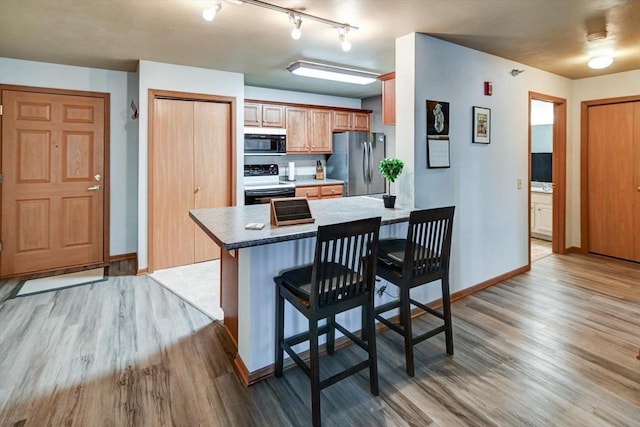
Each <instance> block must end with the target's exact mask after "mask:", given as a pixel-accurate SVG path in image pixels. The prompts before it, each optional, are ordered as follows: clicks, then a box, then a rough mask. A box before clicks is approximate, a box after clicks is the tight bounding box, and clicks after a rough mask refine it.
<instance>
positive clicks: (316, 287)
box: [274, 217, 380, 426]
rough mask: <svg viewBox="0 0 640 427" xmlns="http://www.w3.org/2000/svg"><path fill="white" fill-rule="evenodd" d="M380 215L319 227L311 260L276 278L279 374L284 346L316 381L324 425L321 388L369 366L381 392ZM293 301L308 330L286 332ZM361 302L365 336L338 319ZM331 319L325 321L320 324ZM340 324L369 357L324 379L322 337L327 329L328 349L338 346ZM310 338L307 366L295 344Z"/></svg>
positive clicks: (316, 406)
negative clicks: (376, 309)
mask: <svg viewBox="0 0 640 427" xmlns="http://www.w3.org/2000/svg"><path fill="white" fill-rule="evenodd" d="M379 231H380V217H377V218H371V219H365V220H359V221H352V222H346V223H341V224H336V225H327V226H321V227H318V237H317V241H316V249H315V257H314V262H313V264H312V265H307V266H304V267H300V268H295V269H293V270H289V271H285V272H283V273H281V274H280V276H278V277H275V278H274V280H275V282H276V364H275V376H276V377H281V376H282V368H283V356H284V353H283V351H286V352H287V353H288V354H289V356H291V358H292V359H293V360H294V361H295V362H296V363H297V364H298V366H300V368H301V369H302V370H303V371H304V372H305V373H306V374H307V375H308V376H309V378H310V380H311V412H312V418H313V425H314V426H319V425H320V390H322V389H323V388H325V387H328V386H330V385H332V384H334V383H336V382H338V381H340V380H342V379H344V378H346V377H347V376H349V375H351V374H354V373H356V372H358V371H360V370H361V369H364V368H367V367H368V368H369V382H370V385H371V393H372V394H373V395H374V396H377V395H378V365H377V354H376V337H375V328H374V322H375V320H374V315H373V295H374V284H375V270H376V256H377V250H378V235H379ZM285 299H286V300H287V301H289V303H290V304H291V305H293V307H295V308H296V309H297V310H298V311H300V312H301V313H302V314H303V315H304V316H305V317H306V318H307V319H308V320H309V331H308V332H303V333H300V334H297V335H294V336H291V337H288V338H285V337H284V301H285ZM355 307H362V310H363V313H364V315H363V316H362V319H363V323H367V324H366V325H365V324H363V325H362V329H363V330H366V331H372V333H369V332H368V333H367V336H366V340H363V339H360V338H359V337H357V336H356V335H354V334H353V333H351V332H350V331H348V330H346V329H345V328H344V327H343V326H341V325H340V324H338V323H336V321H335V316H336V314H338V313H341V312H343V311H347V310H350V309H352V308H355ZM322 319H326V324H325V325H323V326H319V325H318V323H319V322H320V321H321V320H322ZM335 329H338V330H339V331H340V332H342V333H343V334H344V335H345V336H347V337H349V338H350V339H351V340H352V341H353V342H354V343H355V344H357V345H358V346H359V347H361V348H362V349H364V350H365V351H366V352H367V353H368V358H367V360H364V361H362V362H360V363H358V364H356V365H354V366H351V367H349V368H347V369H345V370H344V371H342V372H339V373H337V374H335V375H333V376H331V377H329V378H326V379H324V380H320V366H319V348H318V347H319V346H318V337H319V336H320V335H323V334H327V353H328V354H333V353H334V349H335ZM307 340H308V341H309V353H310V363H309V365H307V364H306V363H305V362H304V361H303V360H302V358H301V357H300V356H299V355H298V354H297V353H296V352H295V351H293V349H292V347H293V346H294V345H296V344H300V343H301V342H304V341H307Z"/></svg>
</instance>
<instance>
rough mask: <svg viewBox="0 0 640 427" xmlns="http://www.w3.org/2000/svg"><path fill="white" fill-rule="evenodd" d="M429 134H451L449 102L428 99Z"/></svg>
mask: <svg viewBox="0 0 640 427" xmlns="http://www.w3.org/2000/svg"><path fill="white" fill-rule="evenodd" d="M427 135H428V136H442V137H446V136H447V135H449V103H448V102H444V101H430V100H427Z"/></svg>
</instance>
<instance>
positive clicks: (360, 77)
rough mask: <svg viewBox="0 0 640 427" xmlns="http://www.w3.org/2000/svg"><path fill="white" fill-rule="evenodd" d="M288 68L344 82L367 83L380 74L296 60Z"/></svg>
mask: <svg viewBox="0 0 640 427" xmlns="http://www.w3.org/2000/svg"><path fill="white" fill-rule="evenodd" d="M287 70H289V71H290V72H292V73H293V74H297V75H299V76H305V77H314V78H317V79H325V80H333V81H337V82H343V83H354V84H359V85H367V84H369V83H373V82H375V81H376V80H377V79H378V76H380V74H377V73H372V72H369V71H363V70H354V69H353V68H345V67H337V66H335V65H328V64H320V63H317V62H309V61H302V60H299V61H296V62H292V63H291V64H289V66H288V67H287Z"/></svg>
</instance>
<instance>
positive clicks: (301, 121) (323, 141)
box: [286, 107, 332, 154]
mask: <svg viewBox="0 0 640 427" xmlns="http://www.w3.org/2000/svg"><path fill="white" fill-rule="evenodd" d="M286 118H287V120H286V121H287V123H286V125H287V126H286V127H287V153H315V154H318V153H324V154H327V153H331V151H332V145H331V143H332V133H331V129H332V127H331V123H332V121H331V118H332V117H331V110H326V109H314V108H303V107H286Z"/></svg>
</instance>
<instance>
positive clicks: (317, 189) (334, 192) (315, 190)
mask: <svg viewBox="0 0 640 427" xmlns="http://www.w3.org/2000/svg"><path fill="white" fill-rule="evenodd" d="M342 187H343V186H342V184H337V185H336V184H333V185H312V186H306V187H296V197H306V198H307V199H309V200H316V199H331V198H335V197H342Z"/></svg>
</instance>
